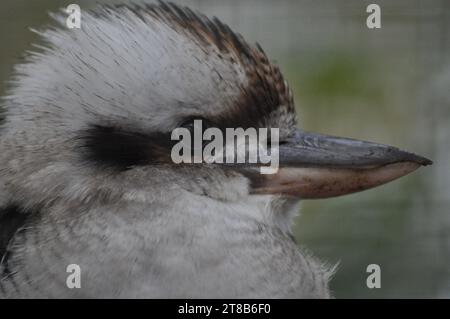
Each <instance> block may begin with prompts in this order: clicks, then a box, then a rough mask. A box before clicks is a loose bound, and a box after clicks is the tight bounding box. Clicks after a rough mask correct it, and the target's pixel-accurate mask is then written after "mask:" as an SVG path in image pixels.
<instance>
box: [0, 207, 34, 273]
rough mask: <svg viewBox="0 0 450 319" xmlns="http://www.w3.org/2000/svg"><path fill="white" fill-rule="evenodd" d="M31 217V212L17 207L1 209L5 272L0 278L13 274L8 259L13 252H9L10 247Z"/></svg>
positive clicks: (1, 256)
mask: <svg viewBox="0 0 450 319" xmlns="http://www.w3.org/2000/svg"><path fill="white" fill-rule="evenodd" d="M30 216H31V212H30V211H26V210H23V209H21V208H20V207H18V206H16V205H9V206H6V207H3V208H1V207H0V261H1V263H2V267H1V268H2V270H3V271H2V273H1V274H0V276H3V275H7V274H9V273H10V272H11V270H10V269H9V267H8V259H9V258H10V257H11V255H12V253H13V252H12V251H10V250H8V245H9V243H10V242H11V241H12V240H13V239H14V236H15V235H16V234H17V232H18V231H19V230H20V229H22V228H23V227H24V226H25V224H26V223H27V221H28V219H29V217H30Z"/></svg>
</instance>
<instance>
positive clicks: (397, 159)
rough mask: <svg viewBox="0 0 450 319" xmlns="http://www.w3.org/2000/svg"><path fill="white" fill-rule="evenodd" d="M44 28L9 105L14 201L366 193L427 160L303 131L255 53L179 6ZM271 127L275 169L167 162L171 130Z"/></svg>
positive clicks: (101, 13)
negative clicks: (73, 26) (264, 170)
mask: <svg viewBox="0 0 450 319" xmlns="http://www.w3.org/2000/svg"><path fill="white" fill-rule="evenodd" d="M64 19H65V17H63V16H58V17H57V20H59V21H60V22H61V26H59V27H54V28H50V29H47V30H45V31H42V32H39V33H40V34H41V36H42V37H43V39H44V41H45V42H46V45H44V46H42V47H39V48H38V50H37V51H36V52H33V53H31V54H30V57H29V58H28V61H27V62H26V63H24V64H21V65H19V66H17V68H16V77H15V79H14V83H13V89H12V91H11V94H10V95H9V96H7V97H6V98H5V104H6V106H7V111H6V116H7V120H6V121H5V123H4V124H3V134H2V135H3V136H2V147H3V149H5V150H6V151H5V152H4V153H3V154H2V155H1V157H2V160H3V163H4V164H3V165H4V169H3V175H4V177H5V180H7V181H8V182H7V184H8V185H9V189H10V192H11V196H12V197H14V198H19V199H21V200H23V201H24V202H25V203H27V204H28V205H38V204H42V205H49V204H51V203H53V202H55V201H58V200H63V201H68V202H70V201H75V202H76V201H82V202H86V203H88V202H90V201H103V200H115V201H120V200H123V199H124V198H125V199H128V200H133V199H135V200H137V199H139V200H144V201H153V200H157V199H158V198H159V197H160V196H163V195H166V194H167V193H170V192H173V193H177V192H184V193H186V192H187V193H193V194H196V196H204V197H208V198H212V199H216V200H221V201H223V200H225V201H238V200H240V199H242V198H250V197H252V196H254V197H261V196H262V197H264V198H285V199H293V200H294V201H296V200H298V199H300V198H324V197H332V196H338V195H343V194H348V193H352V192H356V191H360V190H364V189H368V188H371V187H374V186H377V185H380V184H383V183H386V182H388V181H391V180H393V179H396V178H398V177H400V176H403V175H405V174H407V173H409V172H411V171H413V170H415V169H416V168H418V167H419V166H421V165H427V164H429V163H430V161H429V160H427V159H425V158H423V157H420V156H418V155H414V154H412V153H408V152H405V151H401V150H399V149H397V148H394V147H391V146H386V145H380V144H375V143H370V142H364V141H358V140H354V139H346V138H338V137H331V136H326V135H321V134H314V133H308V132H304V131H302V130H300V129H298V128H297V122H296V113H295V105H294V100H293V94H292V92H291V90H290V88H289V86H288V84H287V82H286V81H285V80H284V78H283V76H282V74H281V72H280V70H279V68H278V67H277V66H276V65H275V64H273V63H272V62H271V61H270V60H269V59H268V57H267V56H266V54H265V53H264V51H263V50H262V49H261V48H260V46H259V45H254V46H253V45H250V44H248V43H247V42H246V41H245V40H244V39H243V38H242V37H241V36H240V35H239V34H237V33H235V32H233V31H232V30H231V29H230V28H229V27H228V26H226V25H225V24H223V23H222V22H220V21H219V20H218V19H216V18H214V19H209V18H207V17H206V16H204V15H202V14H199V13H196V12H193V11H191V10H190V9H188V8H184V7H180V6H177V5H173V4H166V3H159V4H157V5H154V4H150V5H140V6H105V7H102V8H101V9H99V10H96V11H95V12H84V13H83V15H82V27H81V29H68V28H66V27H65V20H64ZM195 120H201V121H202V123H203V125H204V126H207V127H217V128H219V129H221V130H224V129H225V128H244V129H247V128H278V129H279V145H278V146H277V152H278V154H279V165H280V168H279V170H278V171H277V172H276V173H274V174H260V171H259V170H258V169H259V168H260V166H261V164H258V163H256V164H254V165H225V164H219V163H205V162H202V163H197V164H187V163H181V164H180V163H174V162H173V160H172V158H171V150H172V148H173V146H174V141H173V140H172V139H171V132H172V131H173V130H174V129H176V128H179V127H184V128H187V129H191V128H192V127H193V125H192V123H193V121H195Z"/></svg>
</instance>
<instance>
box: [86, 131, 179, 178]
mask: <svg viewBox="0 0 450 319" xmlns="http://www.w3.org/2000/svg"><path fill="white" fill-rule="evenodd" d="M79 138H80V140H81V151H82V156H83V159H84V160H86V161H87V162H89V163H92V164H94V165H96V166H100V167H103V168H112V169H117V170H121V171H122V170H127V169H130V168H131V167H133V166H140V165H149V164H155V163H167V162H168V161H170V150H171V148H172V146H173V141H171V139H170V133H161V132H156V133H149V134H145V133H140V132H134V131H131V130H125V129H122V128H117V127H113V126H102V125H91V126H90V127H89V128H88V129H86V130H84V131H82V132H80V136H79Z"/></svg>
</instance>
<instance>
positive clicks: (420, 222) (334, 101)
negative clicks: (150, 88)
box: [0, 0, 450, 298]
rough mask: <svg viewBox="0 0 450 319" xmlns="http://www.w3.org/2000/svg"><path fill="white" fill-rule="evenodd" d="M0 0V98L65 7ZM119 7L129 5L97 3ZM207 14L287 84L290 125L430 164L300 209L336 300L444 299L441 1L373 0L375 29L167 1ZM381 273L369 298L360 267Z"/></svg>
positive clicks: (290, 9) (301, 7)
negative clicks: (333, 268)
mask: <svg viewBox="0 0 450 319" xmlns="http://www.w3.org/2000/svg"><path fill="white" fill-rule="evenodd" d="M95 2H107V1H81V0H79V1H73V0H71V1H57V0H39V1H35V0H27V1H25V0H2V1H1V2H0V40H1V49H0V93H1V94H3V93H4V92H5V89H6V88H7V86H8V85H7V80H8V78H9V77H10V76H11V74H12V71H13V65H14V64H15V63H17V62H19V61H20V60H21V57H22V56H23V55H24V52H25V50H27V49H31V46H30V44H31V43H32V42H36V41H38V39H37V37H36V35H35V34H33V33H32V32H30V31H29V30H28V28H29V27H33V28H41V27H43V26H45V25H46V24H48V23H49V21H50V20H49V18H48V15H47V12H48V11H49V10H50V11H56V10H57V9H58V8H60V7H65V6H67V5H68V4H70V3H78V4H79V5H80V6H81V7H82V9H83V8H87V7H91V6H93V5H95ZM108 2H128V1H108ZM175 2H178V3H183V4H186V5H189V6H191V7H192V8H195V9H198V10H200V11H202V12H204V13H207V14H208V15H215V16H218V17H219V18H221V19H222V20H223V21H224V22H226V23H227V24H229V25H230V26H231V27H232V28H233V29H234V30H236V31H238V32H240V33H241V34H243V35H244V37H246V38H247V40H249V41H251V42H255V41H258V42H259V43H260V44H261V45H262V47H263V48H264V49H265V50H266V52H267V53H268V55H269V56H270V57H271V58H272V59H273V60H275V61H276V62H277V63H278V64H279V65H280V66H281V68H282V70H283V72H284V74H285V76H286V78H287V80H288V81H289V83H290V84H291V86H292V88H293V90H294V92H295V95H296V103H297V108H298V112H299V119H300V125H301V126H302V127H303V128H305V129H306V130H314V131H319V132H323V133H329V134H334V135H339V136H347V137H354V138H359V139H366V140H371V141H375V142H380V143H385V144H391V145H396V146H399V147H401V148H405V149H409V150H411V151H414V152H417V153H419V154H422V155H425V156H427V157H429V158H431V159H433V160H434V161H435V164H434V165H433V166H432V167H427V168H422V169H420V170H419V171H417V172H415V173H414V174H411V175H409V176H406V177H404V178H402V179H400V180H398V181H395V182H393V183H390V184H388V185H385V186H382V187H379V188H376V189H373V190H370V191H366V192H363V193H359V194H354V195H350V196H346V197H342V198H334V199H327V200H320V201H305V202H304V203H303V207H302V213H301V215H300V217H298V218H297V220H296V226H295V235H296V237H297V239H298V242H299V243H300V244H301V245H304V246H306V247H307V248H308V249H310V250H311V251H312V252H314V254H315V255H317V256H318V257H320V258H321V259H322V260H324V261H327V262H329V263H330V264H333V263H337V262H340V266H339V269H338V272H337V274H336V276H335V278H334V280H333V281H332V284H331V288H332V290H333V292H334V295H335V296H336V297H338V298H391V297H399V298H416V297H424V298H436V297H438V298H446V297H447V298H448V297H450V255H449V252H450V165H449V160H448V158H449V156H450V1H445V0H431V1H419V0H408V1H407V0H396V1H376V3H377V4H379V5H380V6H381V19H382V28H381V29H374V30H370V29H368V28H367V27H366V17H367V15H368V14H367V13H366V7H367V5H368V4H369V3H372V2H374V1H362V0H347V1H330V0H326V1H323V0H322V1H314V0H308V1H306V0H301V1H300V0H279V1H268V0H250V1H249V0H246V1H243V0H229V1H225V0H190V1H175ZM371 263H376V264H379V265H380V266H381V272H382V279H381V288H380V289H368V288H367V286H366V277H367V275H368V274H367V273H366V267H367V265H368V264H371Z"/></svg>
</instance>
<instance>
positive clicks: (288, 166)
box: [252, 130, 432, 198]
mask: <svg viewBox="0 0 450 319" xmlns="http://www.w3.org/2000/svg"><path fill="white" fill-rule="evenodd" d="M430 164H432V161H430V160H429V159H427V158H424V157H422V156H419V155H415V154H413V153H409V152H405V151H402V150H399V149H398V148H395V147H392V146H388V145H382V144H376V143H372V142H365V141H359V140H355V139H349V138H341V137H334V136H327V135H322V134H317V133H309V132H304V131H301V130H298V131H296V132H295V134H294V135H293V136H292V137H291V138H290V139H289V140H287V141H285V142H284V143H283V144H281V145H280V146H279V165H280V168H279V169H278V172H277V173H275V174H271V175H260V176H259V177H258V178H257V179H254V180H253V185H252V193H254V194H279V195H285V196H292V197H298V198H327V197H334V196H340V195H345V194H350V193H354V192H358V191H363V190H366V189H369V188H372V187H375V186H378V185H382V184H384V183H387V182H390V181H392V180H395V179H397V178H399V177H401V176H404V175H406V174H408V173H411V172H412V171H414V170H416V169H417V168H418V167H420V166H422V165H424V166H426V165H430Z"/></svg>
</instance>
